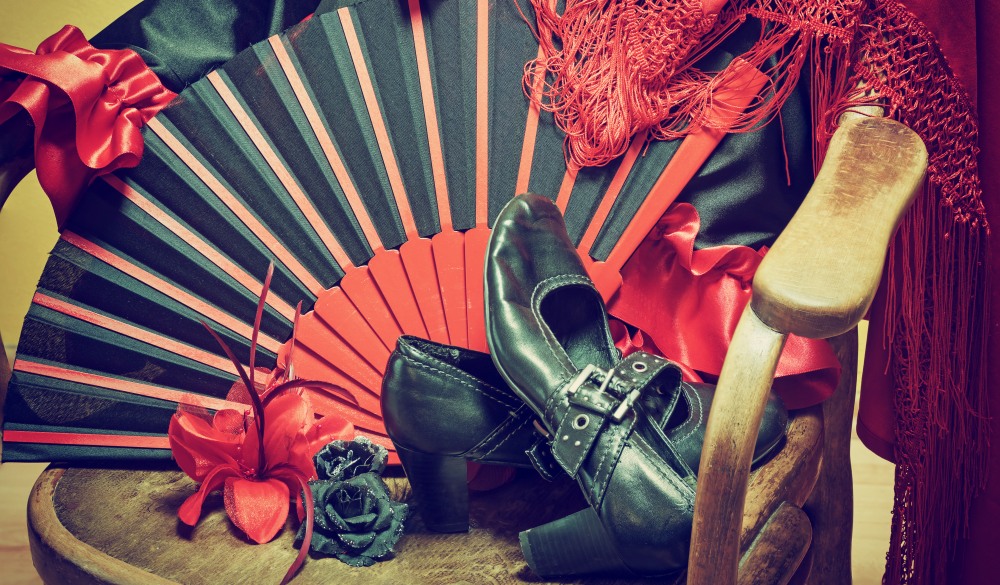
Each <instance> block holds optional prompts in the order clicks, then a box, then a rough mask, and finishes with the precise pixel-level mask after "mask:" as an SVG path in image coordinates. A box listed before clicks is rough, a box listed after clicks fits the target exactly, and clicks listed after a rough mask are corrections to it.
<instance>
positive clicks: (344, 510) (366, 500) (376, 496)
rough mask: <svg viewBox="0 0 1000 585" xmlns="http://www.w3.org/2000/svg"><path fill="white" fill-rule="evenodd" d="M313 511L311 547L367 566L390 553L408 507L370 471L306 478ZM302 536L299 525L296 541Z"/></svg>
mask: <svg viewBox="0 0 1000 585" xmlns="http://www.w3.org/2000/svg"><path fill="white" fill-rule="evenodd" d="M309 486H310V487H311V488H312V494H313V503H314V506H315V510H316V516H315V519H314V521H313V534H312V542H311V543H310V545H309V548H310V549H312V551H313V552H314V553H318V554H322V555H328V556H335V557H337V558H338V559H340V560H341V561H343V562H345V563H347V564H348V565H351V566H353V567H368V566H371V565H373V564H375V562H376V561H380V560H383V559H385V558H386V557H388V556H389V555H391V554H392V553H393V549H392V547H393V546H395V544H396V542H397V541H398V540H399V538H400V537H401V536H402V535H403V520H405V519H406V515H407V513H408V511H409V508H408V506H407V505H406V504H403V503H400V502H394V501H393V500H392V498H390V497H389V488H388V487H387V486H386V485H385V482H384V481H382V478H380V477H378V476H377V475H375V474H373V473H362V474H360V475H355V476H354V477H350V478H348V479H344V480H340V481H337V480H320V481H312V482H309ZM304 538H305V526H304V525H303V526H301V527H299V532H298V534H297V535H296V537H295V542H296V544H298V543H301V542H302V540H303V539H304Z"/></svg>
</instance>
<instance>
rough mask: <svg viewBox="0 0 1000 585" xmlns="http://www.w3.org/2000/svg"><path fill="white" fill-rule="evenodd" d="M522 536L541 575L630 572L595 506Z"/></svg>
mask: <svg viewBox="0 0 1000 585" xmlns="http://www.w3.org/2000/svg"><path fill="white" fill-rule="evenodd" d="M519 538H520V540H521V551H522V552H523V553H524V559H525V560H526V561H527V562H528V566H529V567H531V570H532V571H534V572H535V574H536V575H538V576H539V577H543V578H548V577H561V576H568V575H580V574H584V573H606V572H618V573H626V574H627V573H628V572H629V570H628V568H627V567H626V566H625V564H624V563H623V562H622V560H621V558H619V556H618V552H617V550H616V549H615V545H614V543H613V542H611V539H610V538H609V537H608V534H607V532H606V531H605V530H604V526H603V525H601V519H600V517H598V515H597V512H595V511H594V510H593V508H586V509H583V510H580V511H579V512H576V513H575V514H570V515H569V516H566V517H565V518H561V519H559V520H555V521H553V522H549V523H548V524H543V525H542V526H538V527H537V528H532V529H530V530H525V531H524V532H522V533H521V534H520V536H519Z"/></svg>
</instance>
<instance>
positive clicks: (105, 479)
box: [29, 408, 822, 585]
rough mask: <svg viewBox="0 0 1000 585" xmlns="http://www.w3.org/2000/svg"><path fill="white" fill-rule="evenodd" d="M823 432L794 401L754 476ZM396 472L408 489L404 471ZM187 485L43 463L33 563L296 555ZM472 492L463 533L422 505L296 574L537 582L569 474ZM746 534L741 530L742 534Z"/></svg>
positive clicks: (804, 473) (67, 567)
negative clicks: (532, 544) (248, 529)
mask: <svg viewBox="0 0 1000 585" xmlns="http://www.w3.org/2000/svg"><path fill="white" fill-rule="evenodd" d="M821 436H822V424H821V418H820V415H819V408H814V409H812V410H810V411H802V412H800V413H799V415H798V416H796V417H795V418H794V419H793V420H792V424H791V426H790V429H789V438H788V441H787V443H786V446H785V448H784V449H782V451H781V452H779V453H778V454H777V455H776V456H775V458H774V459H772V460H771V461H770V462H769V463H768V464H767V465H765V466H764V467H762V468H761V469H760V470H759V471H758V472H756V473H755V474H754V476H753V481H755V482H756V483H757V484H759V485H761V486H768V487H769V489H772V490H778V491H781V492H782V493H787V492H788V490H791V491H801V490H800V488H796V487H795V485H796V484H798V483H801V478H802V477H808V476H809V474H810V473H812V476H813V477H815V469H814V468H815V465H816V461H815V460H813V459H812V457H813V454H814V453H815V452H816V449H814V448H812V447H814V446H815V444H816V442H817V441H818V440H820V437H821ZM810 469H812V471H811V472H810V471H809V470H810ZM780 474H783V475H784V477H778V475H780ZM397 481H399V483H400V486H399V487H398V491H399V493H401V494H403V495H404V496H405V482H403V481H402V480H397ZM782 486H784V487H782ZM789 486H791V487H789ZM193 491H194V484H193V482H192V481H191V480H189V479H188V478H187V477H185V476H184V475H183V474H182V473H180V472H178V471H172V470H145V471H136V470H121V469H85V468H72V469H69V470H66V471H65V472H64V471H63V470H62V469H59V468H53V469H50V470H48V471H46V472H45V473H44V474H42V476H41V477H40V478H39V481H38V483H37V484H36V486H35V489H34V491H33V493H32V496H31V499H30V501H29V522H30V525H31V529H30V531H29V534H30V536H31V539H32V551H33V553H34V555H35V564H36V566H37V567H38V569H39V571H40V572H41V574H42V576H43V577H44V578H45V579H46V580H47V581H48V582H67V583H102V582H105V583H135V584H138V583H151V582H152V581H151V580H150V575H149V573H147V572H146V571H152V572H155V573H156V574H158V575H161V576H162V577H164V578H165V579H168V580H170V581H176V582H181V583H192V584H197V583H235V582H244V581H245V580H246V579H247V578H248V575H253V576H254V579H255V580H259V581H262V582H268V581H272V580H273V581H275V582H276V581H277V580H279V579H280V577H281V574H282V573H283V571H284V568H285V567H287V565H288V564H290V563H291V561H292V559H293V558H294V556H295V551H294V550H293V546H292V536H293V532H294V531H293V529H292V528H293V527H292V524H293V523H292V522H291V521H290V522H289V526H288V528H287V529H286V530H285V531H284V533H283V534H282V535H281V536H279V537H278V538H277V539H276V540H275V541H273V542H271V543H269V544H266V545H250V544H249V543H248V542H247V541H246V539H245V538H244V537H242V536H241V535H240V534H239V532H238V531H237V530H236V529H234V528H233V527H232V525H231V524H230V523H229V521H228V520H227V519H226V516H225V512H224V510H223V508H222V499H221V496H219V495H215V496H211V497H210V498H209V499H208V500H207V503H206V508H205V512H206V514H205V516H204V517H203V518H202V521H201V522H200V523H199V525H198V526H197V527H196V528H195V529H193V530H190V529H187V528H186V527H184V526H183V525H181V524H179V523H178V521H177V517H176V514H177V507H178V506H179V505H180V504H181V502H183V501H184V498H186V497H187V496H188V495H190V494H191V493H192V492H193ZM789 499H794V497H792V496H789ZM472 500H473V501H472V519H473V530H472V531H471V532H470V533H469V534H451V535H441V534H433V533H429V532H426V531H425V530H424V529H423V528H422V526H421V523H420V521H419V516H417V517H414V519H413V521H412V522H411V523H410V524H409V527H408V530H407V534H406V536H405V537H404V538H403V540H402V541H401V542H400V544H399V546H398V548H397V555H396V558H395V559H393V560H392V561H388V562H384V563H379V564H377V565H376V566H374V567H371V568H367V569H352V568H350V567H348V566H346V565H344V564H342V563H340V562H339V561H337V560H334V559H310V560H309V561H308V562H307V563H306V566H305V568H304V569H303V571H302V572H301V573H300V575H299V577H298V578H297V579H296V580H295V582H301V583H312V582H316V583H319V582H331V581H336V582H338V583H365V584H382V583H385V584H388V583H403V582H406V583H428V584H430V583H467V584H469V585H478V584H483V585H486V584H490V585H499V584H508V583H539V582H542V581H540V580H539V579H538V578H536V577H535V576H534V575H532V574H531V572H530V571H529V570H528V568H527V566H526V565H525V563H524V560H523V558H522V556H521V552H520V548H519V546H518V541H517V533H518V532H519V531H520V530H523V529H526V528H529V527H531V526H534V525H536V524H539V523H542V522H545V521H548V520H552V519H555V518H559V517H561V516H564V515H566V514H568V513H570V512H572V511H575V510H576V509H579V508H580V507H582V506H583V505H584V502H583V500H582V498H581V497H580V495H579V493H578V489H577V488H576V485H575V484H574V483H573V482H571V481H568V480H566V481H560V482H555V483H548V482H545V481H543V480H540V479H539V478H537V477H532V474H531V473H522V474H521V475H519V476H518V478H517V479H516V480H515V482H514V483H513V484H511V485H508V486H506V487H504V488H501V489H500V490H497V491H495V492H491V493H488V494H480V495H476V496H473V498H472ZM751 500H753V496H751ZM764 509H766V506H763V505H762V506H761V507H760V509H757V508H754V507H753V506H748V510H754V511H753V514H755V515H762V514H765V512H764V511H762V510H764ZM766 514H767V515H770V511H767V512H766ZM764 517H765V518H766V517H767V516H764ZM756 522H757V518H756V517H754V518H748V519H747V522H746V524H747V525H748V526H749V525H751V524H754V523H756ZM752 536H753V535H752V534H748V535H747V536H746V537H745V538H744V542H745V543H746V544H747V545H748V544H749V542H750V540H751V539H752ZM560 582H561V583H576V582H579V583H588V584H594V585H599V584H605V585H610V584H624V583H633V582H641V583H648V582H649V581H648V580H645V581H643V580H639V581H635V580H631V579H601V578H587V579H584V580H580V581H560Z"/></svg>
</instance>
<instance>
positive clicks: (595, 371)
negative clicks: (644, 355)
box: [566, 364, 642, 423]
mask: <svg viewBox="0 0 1000 585" xmlns="http://www.w3.org/2000/svg"><path fill="white" fill-rule="evenodd" d="M614 378H615V370H614V368H611V369H608V370H603V369H601V368H599V367H597V366H595V365H594V364H588V365H587V366H586V367H585V368H583V369H582V370H580V372H579V373H578V374H577V375H576V377H575V378H573V381H572V382H570V383H569V385H568V386H567V387H566V393H567V394H569V395H573V394H576V393H577V392H579V391H580V388H581V387H582V386H583V385H584V384H586V383H587V382H589V381H591V380H593V381H594V382H599V383H600V387H599V388H598V389H597V393H598V394H605V393H607V390H608V388H612V389H616V390H617V388H616V387H615V386H613V385H612V381H613V380H614ZM614 394H615V395H619V394H618V393H617V392H615V393H614ZM641 395H642V390H641V389H639V388H633V389H632V390H631V391H629V392H628V393H627V394H625V396H624V397H623V398H622V400H621V402H619V403H618V406H617V407H616V408H615V410H614V412H612V413H611V419H612V420H613V421H615V422H616V423H620V422H622V419H624V418H625V415H626V414H628V411H629V410H631V409H632V406H633V405H634V404H635V401H636V400H638V399H639V396H641ZM616 397H617V396H616Z"/></svg>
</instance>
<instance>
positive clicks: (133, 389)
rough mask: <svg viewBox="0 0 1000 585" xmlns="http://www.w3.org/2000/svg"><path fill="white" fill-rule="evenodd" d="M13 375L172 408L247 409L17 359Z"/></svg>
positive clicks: (186, 393) (241, 406)
mask: <svg viewBox="0 0 1000 585" xmlns="http://www.w3.org/2000/svg"><path fill="white" fill-rule="evenodd" d="M14 371H15V372H24V373H26V374H35V375H37V376H45V377H46V378H55V379H57V380H65V381H66V382H75V383H78V384H86V385H88V386H97V387H98V388H105V389H107V390H115V391H117V392H125V393H127V394H134V395H136V396H145V397H147V398H156V399H158V400H165V401H167V402H173V403H175V404H183V405H186V406H197V407H200V408H208V409H211V410H222V409H225V408H231V409H234V410H246V409H247V408H249V407H250V406H249V405H248V404H242V403H239V402H232V401H229V400H222V399H221V398H213V397H211V396H203V395H199V394H192V393H190V392H183V391H181V390H174V389H172V388H164V387H163V386H154V385H153V384H147V383H145V382H136V381H134V380H123V379H121V378H109V377H107V376H100V375H98V374H91V373H89V372H80V371H76V370H69V369H66V368H60V367H57V366H52V365H48V364H40V363H37V362H32V361H28V360H25V359H20V358H19V359H17V360H15V361H14Z"/></svg>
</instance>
